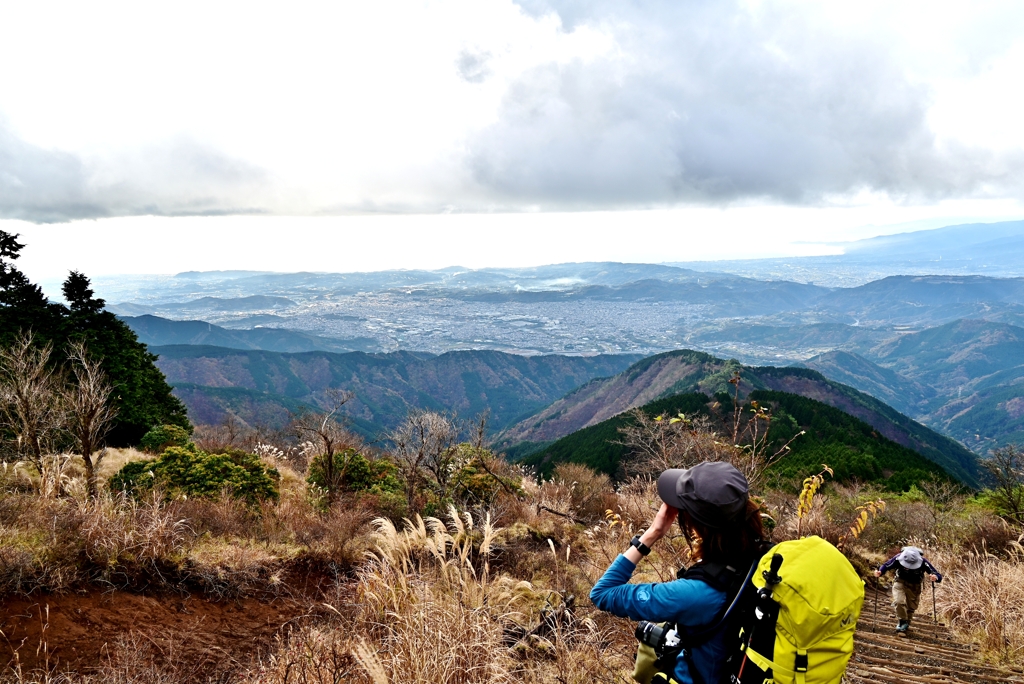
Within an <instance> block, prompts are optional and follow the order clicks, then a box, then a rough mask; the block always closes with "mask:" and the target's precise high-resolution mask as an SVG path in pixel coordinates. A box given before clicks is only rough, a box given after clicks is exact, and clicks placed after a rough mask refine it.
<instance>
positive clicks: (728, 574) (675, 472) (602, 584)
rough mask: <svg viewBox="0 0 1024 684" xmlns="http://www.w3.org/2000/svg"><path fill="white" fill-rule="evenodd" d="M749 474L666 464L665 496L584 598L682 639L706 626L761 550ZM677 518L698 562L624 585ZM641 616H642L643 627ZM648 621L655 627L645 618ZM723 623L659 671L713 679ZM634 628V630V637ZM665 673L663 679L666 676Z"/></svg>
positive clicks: (689, 682)
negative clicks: (665, 578) (671, 628)
mask: <svg viewBox="0 0 1024 684" xmlns="http://www.w3.org/2000/svg"><path fill="white" fill-rule="evenodd" d="M747 490H748V488H747V480H746V478H745V477H744V476H743V474H742V473H740V471H738V470H737V469H736V468H735V467H733V466H732V465H730V464H728V463H701V464H698V465H695V466H693V467H692V468H688V469H685V470H680V469H671V470H666V471H665V472H663V473H662V474H661V476H660V477H659V478H658V495H659V496H660V497H661V500H662V501H663V502H664V503H663V504H662V506H661V509H660V510H659V511H658V513H657V515H656V516H655V517H654V522H652V523H651V526H650V527H649V528H648V529H647V531H646V532H644V533H643V534H642V535H640V536H636V537H633V539H632V541H631V542H630V547H629V548H628V549H626V550H625V551H624V552H623V553H622V554H621V555H619V556H618V557H617V558H616V559H615V560H614V561H613V562H612V564H611V566H609V568H608V569H607V570H606V571H605V573H604V575H603V576H602V577H601V579H600V580H598V582H597V584H595V585H594V588H593V590H592V591H591V592H590V600H591V601H593V602H594V605H595V606H597V607H598V608H599V609H601V610H604V611H608V612H610V613H612V614H613V615H617V616H619V617H629V618H631V619H633V620H646V621H649V622H650V623H675V624H676V625H677V628H678V631H679V632H680V636H681V637H682V644H681V645H683V646H687V644H686V641H687V640H686V636H685V635H686V634H687V633H690V634H694V633H697V632H699V631H700V628H701V627H706V626H711V625H713V624H714V623H715V619H716V617H717V616H718V615H719V614H721V613H722V612H723V611H724V609H725V604H726V600H727V593H728V588H729V587H730V586H731V585H735V584H736V582H735V577H734V575H735V574H736V572H737V570H736V569H739V570H738V572H739V579H741V580H742V579H743V578H744V576H745V572H746V570H747V568H749V567H750V565H751V563H752V562H753V561H754V560H755V559H756V558H758V557H760V556H761V555H762V554H763V553H764V551H765V545H764V541H763V539H764V530H763V528H762V524H761V513H760V510H759V508H758V506H757V504H756V503H754V502H753V501H751V500H750V497H749V496H748V491H747ZM676 521H678V523H679V527H680V529H681V530H682V533H683V534H684V535H685V536H686V538H687V540H689V541H690V543H691V545H692V547H693V558H694V560H695V561H696V562H695V563H694V565H692V566H691V568H690V569H689V570H687V571H686V572H685V573H683V574H681V575H680V578H679V579H676V580H674V581H671V582H664V583H659V584H629V578H630V576H631V575H632V574H633V571H634V570H636V566H637V564H638V563H639V562H640V560H641V559H642V558H643V557H644V556H646V555H647V554H648V553H650V551H651V547H652V546H654V545H655V544H656V543H657V542H658V540H660V539H661V538H662V537H664V536H665V535H666V534H668V533H669V531H670V530H671V528H672V524H673V523H675V522H676ZM643 625H644V623H641V629H643ZM650 628H657V625H651V626H650ZM725 631H726V630H725V628H724V627H722V628H719V629H718V630H717V632H713V633H712V634H711V635H710V636H707V635H704V636H702V637H701V638H699V639H698V640H697V641H698V643H694V644H691V645H690V647H688V648H683V649H682V650H681V651H679V653H678V655H677V656H676V657H675V662H674V663H661V662H660V661H659V663H658V666H659V668H664V669H662V670H661V673H663V674H659V675H655V677H659V678H662V679H661V680H662V681H666V679H667V678H669V677H670V678H671V680H674V681H675V682H678V684H712V683H714V682H718V681H719V676H720V672H721V670H722V665H723V663H724V662H725V660H726V658H727V656H728V655H729V654H728V653H727V652H726V650H727V649H726V638H725V637H726V635H725ZM639 636H640V635H639V630H638V637H639ZM671 680H668V681H671Z"/></svg>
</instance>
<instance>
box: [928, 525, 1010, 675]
mask: <svg viewBox="0 0 1024 684" xmlns="http://www.w3.org/2000/svg"><path fill="white" fill-rule="evenodd" d="M1022 541H1024V537H1022V538H1021V539H1020V540H1018V541H1017V542H1014V543H1013V545H1011V549H1012V550H1011V552H1010V553H1009V554H1008V557H1007V558H999V557H997V556H994V555H992V554H986V553H977V552H974V551H970V552H966V553H964V552H959V553H956V552H951V551H936V552H932V553H930V554H928V556H929V559H930V560H931V561H932V563H933V564H935V566H936V567H938V568H939V569H940V570H941V571H942V572H943V573H944V574H945V576H944V578H943V581H942V583H941V584H939V585H938V587H937V592H936V600H937V602H938V608H939V614H940V616H941V617H942V618H943V619H944V620H945V621H946V622H947V623H948V624H949V626H950V628H951V629H952V630H953V631H954V633H956V634H957V635H958V636H959V637H960V638H961V639H963V640H964V641H973V642H974V643H977V644H978V645H979V646H980V650H981V653H982V655H983V656H984V657H985V658H987V659H990V660H993V661H996V662H999V663H1004V664H1014V665H1019V664H1020V663H1021V662H1024V546H1021V542H1022ZM924 600H925V597H922V602H923V601H924Z"/></svg>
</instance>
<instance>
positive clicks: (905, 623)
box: [896, 620, 910, 633]
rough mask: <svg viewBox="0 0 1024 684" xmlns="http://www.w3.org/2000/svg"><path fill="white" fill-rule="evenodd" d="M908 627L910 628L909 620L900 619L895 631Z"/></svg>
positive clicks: (904, 629)
mask: <svg viewBox="0 0 1024 684" xmlns="http://www.w3.org/2000/svg"><path fill="white" fill-rule="evenodd" d="M908 629H910V620H900V621H899V623H898V624H897V625H896V631H897V632H901V633H902V632H906V631H907V630H908Z"/></svg>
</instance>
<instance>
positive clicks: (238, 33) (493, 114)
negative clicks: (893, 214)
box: [0, 0, 1024, 222]
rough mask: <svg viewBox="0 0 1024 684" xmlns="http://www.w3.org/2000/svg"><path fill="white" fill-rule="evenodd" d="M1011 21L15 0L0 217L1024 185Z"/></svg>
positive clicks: (977, 190)
mask: <svg viewBox="0 0 1024 684" xmlns="http://www.w3.org/2000/svg"><path fill="white" fill-rule="evenodd" d="M1022 29H1024V6H1021V5H1019V3H1014V2H984V1H982V2H978V3H971V4H970V5H969V6H968V5H966V4H963V3H948V4H939V5H936V4H929V5H928V6H923V5H921V4H920V3H911V2H896V3H894V2H884V3H883V2H874V1H868V2H863V3H854V4H851V3H845V4H844V3H832V2H820V3H807V2H787V1H785V0H774V1H770V2H769V1H757V2H755V1H749V2H694V1H683V0H658V1H652V2H645V3H623V2H620V1H618V0H615V1H613V0H588V1H587V2H581V1H578V0H573V1H564V2H560V1H555V0H552V1H551V2H547V1H545V0H529V1H528V0H522V2H520V3H519V4H516V3H514V2H512V0H444V1H440V2H426V1H425V0H423V1H419V0H406V1H403V2H378V3H308V2H307V3H304V2H296V3H289V4H288V6H287V7H284V6H281V5H269V4H261V3H243V2H237V3H201V2H181V3H175V4H174V5H165V6H160V5H152V4H146V3H87V4H86V3H70V2H69V3H43V2H39V3H35V2H33V3H7V4H6V5H5V6H4V7H3V8H2V9H0V64H2V65H4V66H3V67H0V217H7V218H25V219H29V220H34V221H53V220H67V219H71V218H75V217H102V216H125V215H129V216H130V215H139V214H164V215H180V214H196V213H200V214H201V213H213V214H218V213H229V214H230V213H247V212H266V213H271V214H283V215H303V214H307V215H317V214H350V213H353V212H356V213H358V212H373V213H395V212H398V213H403V212H441V211H450V210H454V211H462V212H474V211H491V212H493V211H524V210H525V211H532V210H536V209H544V210H595V209H600V210H603V209H628V208H637V207H651V206H656V207H665V208H667V207H672V206H679V205H687V206H731V205H734V204H737V203H739V204H742V205H750V204H751V203H754V204H757V203H764V204H768V205H775V204H779V203H782V204H804V205H822V206H832V205H848V204H851V203H854V204H856V203H860V202H864V201H866V202H869V203H870V202H877V201H882V200H884V201H883V203H882V204H880V205H879V206H887V207H891V206H895V204H900V203H902V204H917V205H924V206H936V203H938V202H940V201H941V200H948V199H955V198H976V197H982V198H985V197H987V198H996V199H998V198H1020V197H1021V189H1022V188H1021V178H1022V176H1021V174H1022V171H1024V134H1022V133H1021V132H1020V127H1019V125H1018V124H1017V122H1018V121H1019V120H1020V119H1021V118H1022V117H1021V115H1022V114H1024V111H1022V109H1024V105H1022V103H1021V102H1020V101H1019V98H1018V97H1017V96H1016V92H1015V90H1016V89H1017V84H1018V83H1020V82H1022V80H1024V58H1022V57H1021V55H1022V54H1024V30H1022ZM865 198H866V199H865ZM894 220H899V219H892V220H890V221H889V222H893V221H894Z"/></svg>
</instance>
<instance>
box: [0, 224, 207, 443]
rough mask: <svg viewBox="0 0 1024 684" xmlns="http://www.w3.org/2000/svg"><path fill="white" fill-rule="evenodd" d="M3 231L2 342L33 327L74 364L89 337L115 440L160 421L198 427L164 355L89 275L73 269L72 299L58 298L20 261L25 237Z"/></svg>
mask: <svg viewBox="0 0 1024 684" xmlns="http://www.w3.org/2000/svg"><path fill="white" fill-rule="evenodd" d="M17 237H18V236H17V235H11V234H10V233H6V232H4V231H0V345H4V346H6V345H10V344H11V343H13V341H14V340H16V339H17V338H18V336H19V335H21V334H22V333H28V332H31V333H32V335H33V336H34V338H35V339H36V340H37V341H39V342H40V343H42V344H46V343H50V344H52V346H53V363H54V364H55V365H56V366H59V367H63V366H65V365H67V362H68V354H69V353H70V351H71V349H72V346H73V345H74V344H75V343H77V344H84V345H85V347H86V348H87V349H88V350H89V354H90V356H91V357H92V358H94V359H97V360H98V361H99V363H100V365H101V367H102V370H103V373H104V374H105V375H106V377H107V380H108V382H109V383H110V386H111V389H112V397H113V403H114V406H115V408H116V412H117V418H116V419H115V420H114V421H113V424H112V426H111V429H110V432H109V434H108V435H107V443H108V444H111V445H114V446H124V445H130V444H137V443H138V441H139V440H140V439H142V436H143V435H144V434H146V432H148V431H149V429H150V428H152V427H153V426H155V425H164V424H169V425H178V426H180V427H183V428H185V429H187V430H190V431H191V425H190V424H189V422H188V418H187V416H186V412H185V406H184V404H182V403H181V401H179V400H178V398H177V397H175V396H174V395H172V394H171V387H170V385H168V384H167V380H166V378H164V375H163V373H162V372H160V369H159V368H157V367H156V363H155V362H156V359H157V357H156V356H155V355H154V354H151V353H149V350H148V349H147V347H146V345H144V344H142V343H141V342H139V340H138V338H137V337H136V335H135V333H134V332H132V330H131V328H129V327H128V326H127V325H125V324H124V323H123V322H122V321H120V320H119V319H118V318H117V316H115V315H114V314H112V313H111V312H109V311H107V310H105V308H104V306H105V304H106V303H105V302H104V301H103V300H102V299H100V298H98V297H96V296H95V293H94V292H93V289H92V286H91V284H90V282H89V279H88V278H87V277H86V276H85V275H83V274H82V273H79V272H78V271H72V272H71V273H70V274H69V275H68V277H67V279H66V280H65V281H64V285H63V287H62V293H63V295H64V298H65V300H66V301H67V302H68V305H67V306H65V305H63V304H59V303H55V302H50V301H48V300H47V298H46V295H45V294H44V293H43V291H42V288H40V287H39V286H38V285H35V284H33V283H32V282H30V281H29V279H28V278H27V277H26V276H25V274H23V273H22V272H21V271H20V270H18V269H17V268H16V267H15V266H14V261H15V260H16V259H17V258H18V257H19V256H20V252H21V249H22V248H23V247H24V245H23V244H21V243H20V242H18V240H17Z"/></svg>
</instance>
